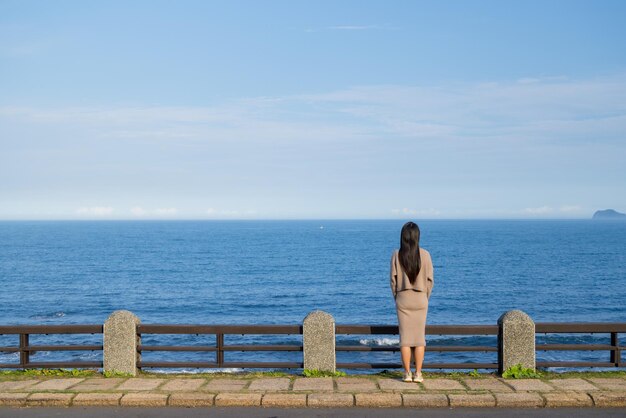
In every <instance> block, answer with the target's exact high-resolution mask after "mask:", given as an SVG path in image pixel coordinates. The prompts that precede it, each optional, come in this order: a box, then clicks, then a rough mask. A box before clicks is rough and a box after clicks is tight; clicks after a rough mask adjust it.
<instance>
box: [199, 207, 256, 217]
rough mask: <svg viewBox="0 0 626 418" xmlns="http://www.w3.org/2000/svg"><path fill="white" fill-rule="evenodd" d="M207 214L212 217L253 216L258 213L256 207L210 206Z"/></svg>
mask: <svg viewBox="0 0 626 418" xmlns="http://www.w3.org/2000/svg"><path fill="white" fill-rule="evenodd" d="M205 213H206V215H207V216H208V217H211V218H218V219H219V218H253V217H256V215H257V213H258V212H257V210H256V209H244V210H239V209H215V208H208V209H207V210H206V212H205Z"/></svg>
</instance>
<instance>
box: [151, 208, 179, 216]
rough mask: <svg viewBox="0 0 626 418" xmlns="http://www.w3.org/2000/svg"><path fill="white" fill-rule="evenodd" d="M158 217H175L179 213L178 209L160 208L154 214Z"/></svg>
mask: <svg viewBox="0 0 626 418" xmlns="http://www.w3.org/2000/svg"><path fill="white" fill-rule="evenodd" d="M153 213H154V214H155V215H157V216H174V215H176V214H177V213H178V209H176V208H158V209H155V210H154V212H153Z"/></svg>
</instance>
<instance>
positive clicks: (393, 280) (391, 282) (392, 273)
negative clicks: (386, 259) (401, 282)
mask: <svg viewBox="0 0 626 418" xmlns="http://www.w3.org/2000/svg"><path fill="white" fill-rule="evenodd" d="M397 276H398V272H397V271H396V253H395V252H394V253H393V254H391V268H390V269H389V285H390V286H391V293H392V294H393V297H394V299H395V298H396V281H397V280H398V277H397Z"/></svg>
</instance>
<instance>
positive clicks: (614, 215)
mask: <svg viewBox="0 0 626 418" xmlns="http://www.w3.org/2000/svg"><path fill="white" fill-rule="evenodd" d="M591 219H624V220H626V213H620V212H618V211H616V210H614V209H605V210H598V211H596V213H594V214H593V218H591Z"/></svg>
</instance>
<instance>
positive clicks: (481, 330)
mask: <svg viewBox="0 0 626 418" xmlns="http://www.w3.org/2000/svg"><path fill="white" fill-rule="evenodd" d="M335 333H336V334H337V335H351V334H352V335H398V334H399V330H398V327H397V326H390V325H337V326H336V328H335ZM426 335H465V336H469V335H491V336H497V335H498V326H497V325H427V326H426ZM335 350H336V351H339V352H346V351H348V352H363V351H376V352H381V351H382V352H396V351H400V348H399V347H398V346H389V347H368V346H360V345H359V346H356V345H337V346H336V347H335ZM426 351H431V352H497V351H498V346H497V343H496V345H493V346H471V345H462V346H446V345H440V346H437V345H427V346H426ZM400 367H402V364H401V363H399V362H390V363H364V362H351V363H347V362H342V363H339V362H338V363H337V368H340V369H388V368H400ZM423 367H424V368H425V369H497V368H498V363H497V359H496V362H495V363H469V362H464V363H454V362H451V363H429V362H427V361H426V362H424V365H423Z"/></svg>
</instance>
